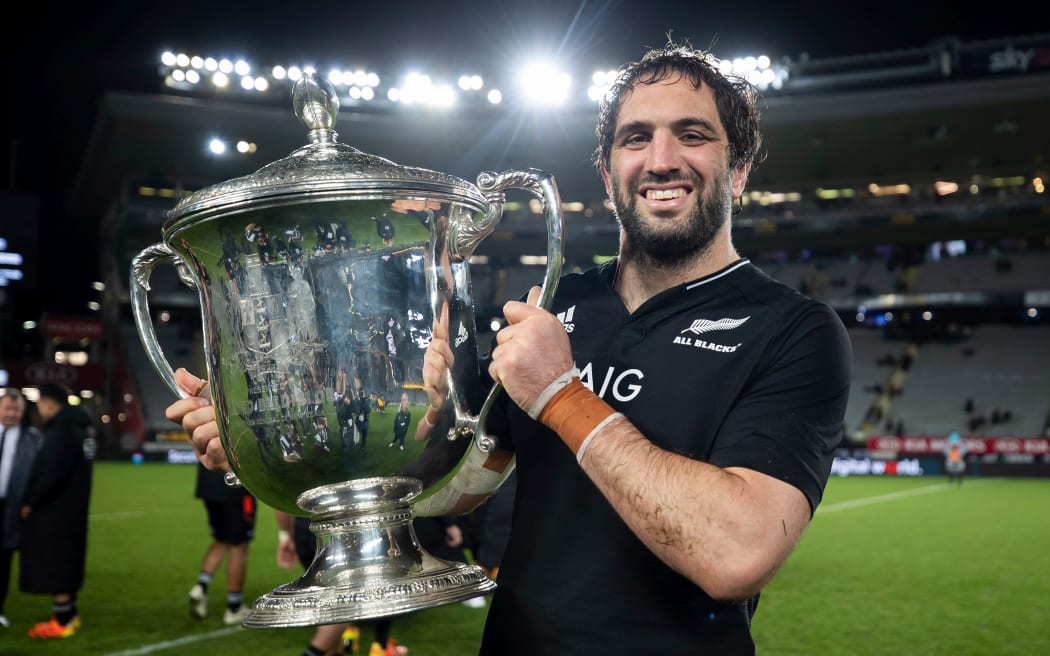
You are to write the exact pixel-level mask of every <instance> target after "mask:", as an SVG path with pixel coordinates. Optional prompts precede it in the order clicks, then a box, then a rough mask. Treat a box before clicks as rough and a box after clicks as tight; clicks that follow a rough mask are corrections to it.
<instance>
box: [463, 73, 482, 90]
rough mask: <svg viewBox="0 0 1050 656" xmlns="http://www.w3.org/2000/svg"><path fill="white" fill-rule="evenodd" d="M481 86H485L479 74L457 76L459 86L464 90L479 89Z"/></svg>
mask: <svg viewBox="0 0 1050 656" xmlns="http://www.w3.org/2000/svg"><path fill="white" fill-rule="evenodd" d="M483 86H485V83H484V81H483V80H482V79H481V76H480V75H460V76H459V88H460V89H463V90H464V91H481V88H482V87H483Z"/></svg>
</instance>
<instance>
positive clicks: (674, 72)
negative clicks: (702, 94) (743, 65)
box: [594, 41, 762, 169]
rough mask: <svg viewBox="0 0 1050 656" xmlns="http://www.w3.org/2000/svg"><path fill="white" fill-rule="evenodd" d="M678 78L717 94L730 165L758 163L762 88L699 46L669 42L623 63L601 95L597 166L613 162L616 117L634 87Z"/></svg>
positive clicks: (719, 114)
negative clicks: (722, 67) (726, 68)
mask: <svg viewBox="0 0 1050 656" xmlns="http://www.w3.org/2000/svg"><path fill="white" fill-rule="evenodd" d="M674 76H682V77H684V78H685V79H687V80H689V81H690V82H692V84H693V86H695V87H696V88H697V89H699V88H700V87H701V86H703V85H707V86H709V87H710V88H711V90H712V91H713V92H714V94H715V106H716V107H717V108H718V118H719V119H720V120H721V121H722V126H723V127H724V128H725V131H726V136H727V137H728V140H729V167H730V168H732V169H735V168H737V167H739V166H741V165H743V164H745V163H747V162H753V161H755V159H756V157H757V155H758V151H759V148H761V146H762V134H761V132H760V131H759V128H758V119H759V112H758V106H757V100H758V92H757V91H756V90H755V88H754V87H753V86H752V85H751V83H750V82H748V81H747V80H745V79H743V78H741V77H737V76H735V75H726V74H724V73H722V72H721V71H720V70H719V68H718V60H717V59H716V58H715V57H714V56H713V55H712V54H711V53H709V52H706V51H702V50H696V49H694V48H693V47H692V45H690V44H689V43H688V42H686V43H683V44H676V43H674V42H673V41H668V43H667V45H666V46H664V47H663V48H657V49H653V50H650V51H649V52H647V53H646V54H645V56H644V57H642V59H641V61H637V62H632V63H630V64H626V65H624V66H623V67H621V68H620V71H619V74H618V75H617V77H616V81H615V82H614V83H613V85H612V86H611V87H610V88H609V91H608V92H607V93H606V94H605V96H604V97H603V98H602V100H601V103H600V105H599V108H598V124H597V126H596V127H595V130H594V132H595V134H596V135H597V137H598V147H597V149H595V151H594V165H595V166H596V167H599V168H600V167H601V166H602V165H605V167H606V168H608V166H609V157H610V155H611V152H612V142H613V135H614V134H615V132H616V118H617V116H618V115H619V113H620V107H621V106H622V105H623V101H624V100H625V99H626V98H627V96H628V95H630V93H631V90H632V89H633V88H634V87H635V85H638V84H656V83H658V82H663V81H664V80H667V79H669V78H671V77H674Z"/></svg>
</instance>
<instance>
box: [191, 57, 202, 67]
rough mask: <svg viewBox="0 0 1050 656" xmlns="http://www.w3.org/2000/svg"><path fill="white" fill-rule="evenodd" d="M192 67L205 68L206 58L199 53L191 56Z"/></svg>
mask: <svg viewBox="0 0 1050 656" xmlns="http://www.w3.org/2000/svg"><path fill="white" fill-rule="evenodd" d="M190 67H191V68H195V69H197V70H200V69H202V68H204V58H203V57H198V56H197V55H194V56H192V57H190Z"/></svg>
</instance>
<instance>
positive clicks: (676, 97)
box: [168, 43, 850, 656]
mask: <svg viewBox="0 0 1050 656" xmlns="http://www.w3.org/2000/svg"><path fill="white" fill-rule="evenodd" d="M755 100H756V94H755V91H754V89H753V88H752V87H751V86H750V85H749V84H748V83H747V82H745V81H743V80H740V79H736V78H732V77H727V76H726V75H724V74H722V73H721V72H720V71H719V68H718V62H717V60H716V59H714V58H713V57H712V56H711V55H709V54H707V53H704V52H699V51H695V50H693V49H692V48H691V47H690V46H688V44H686V45H684V46H680V45H677V44H674V43H670V44H668V45H667V46H666V47H664V48H662V49H658V50H654V51H651V52H649V53H647V54H646V55H645V57H644V58H643V59H642V60H641V61H640V62H637V63H632V64H630V65H628V66H626V67H625V68H624V69H622V71H621V74H620V76H619V78H618V80H617V82H616V83H615V84H614V85H613V87H612V89H611V90H610V92H609V93H608V94H607V95H606V97H605V99H604V100H603V102H602V105H601V109H600V115H599V120H598V126H597V135H598V140H599V146H598V149H597V152H596V157H595V159H596V164H597V167H598V171H599V174H600V175H601V178H602V180H603V182H604V184H605V188H606V191H607V193H608V195H609V198H610V199H611V200H612V202H613V204H614V206H615V212H616V217H617V219H618V221H619V224H620V252H619V256H618V257H617V258H616V259H615V260H613V261H610V262H608V263H606V264H603V265H601V266H598V267H596V268H594V269H591V270H589V271H586V272H584V273H581V274H572V275H568V276H565V277H563V278H562V279H561V281H560V283H559V286H558V289H557V292H556V294H555V295H554V298H553V301H552V302H551V303H550V305H549V308H548V309H543V308H541V307H537V301H538V300H539V297H540V290H539V289H538V288H535V289H533V291H532V292H531V293H530V294H529V297H528V299H527V302H517V301H512V302H509V303H507V304H506V305H505V306H504V312H505V316H506V318H507V321H508V326H507V327H506V328H504V329H503V330H501V331H499V333H498V334H497V336H496V342H495V346H494V349H493V351H492V353H491V358H490V360H489V361H488V366H487V371H488V373H489V375H490V376H491V379H492V380H493V381H495V382H496V383H499V384H501V385H502V386H503V387H504V388H505V390H506V392H507V394H506V395H501V396H500V397H498V399H499V400H498V401H496V405H495V406H494V407H493V408H492V411H491V412H490V413H489V414H488V421H487V424H486V426H485V430H486V431H487V432H488V433H489V434H491V435H492V436H494V437H495V438H496V439H497V441H498V444H499V448H500V449H501V450H502V449H507V450H511V451H513V452H514V454H515V457H516V462H517V491H516V497H515V513H514V520H513V525H512V529H511V536H510V540H509V543H508V546H507V549H506V552H505V554H504V557H503V560H502V563H501V567H500V574H499V580H498V585H499V587H498V589H497V590H496V592H495V594H494V597H493V601H492V605H491V608H490V611H489V615H488V621H487V624H486V629H485V635H484V638H483V641H482V646H481V653H483V654H488V655H491V656H507V655H512V654H537V653H539V654H578V653H595V652H596V651H600V652H601V653H603V654H635V653H718V654H753V653H754V651H755V646H754V642H753V640H752V638H751V632H750V625H751V621H752V617H753V616H754V613H755V609H756V606H757V603H758V596H759V593H760V592H761V590H762V589H763V588H764V587H765V586H766V585H767V584H768V583H769V582H770V580H771V579H772V578H773V576H774V574H775V573H776V572H777V570H778V569H779V567H780V566H781V565H782V564H783V563H784V561H785V560H786V558H787V557H788V556H789V554H790V553H791V551H792V550H793V548H794V547H795V545H796V544H797V542H798V540H799V539H800V537H801V535H802V532H803V531H804V529H805V527H806V525H807V524H808V523H809V520H810V519H811V517H812V515H813V512H814V510H815V509H816V507H817V504H818V503H819V502H820V499H821V496H822V493H823V489H824V486H825V484H826V482H827V478H828V474H829V472H830V466H831V459H832V452H833V449H834V448H835V447H836V446H837V445H838V443H839V441H840V439H841V437H842V419H843V415H844V412H845V407H846V401H847V398H848V394H849V381H850V347H849V342H848V337H847V335H846V331H845V328H844V326H843V325H842V323H841V322H840V320H839V319H838V317H837V316H836V315H835V314H834V312H833V311H831V310H830V309H829V308H828V307H827V306H825V305H823V304H822V303H819V302H817V301H814V300H811V299H809V298H806V297H804V296H801V295H799V294H798V293H797V292H795V291H794V290H792V289H790V288H788V287H786V286H784V285H782V284H780V283H778V282H776V281H774V280H773V279H771V278H769V277H768V276H766V275H765V274H764V273H762V272H761V271H760V270H759V269H757V268H756V267H755V266H754V265H752V264H751V263H750V262H749V261H748V260H747V259H745V258H742V257H741V256H740V255H739V254H738V253H737V251H736V250H735V249H734V247H733V244H732V240H731V235H730V220H731V216H732V213H733V212H732V208H733V202H734V201H735V200H737V199H739V198H740V197H741V196H742V194H743V192H744V187H745V184H746V182H747V179H748V175H749V173H750V171H751V167H752V163H753V161H754V159H755V157H756V155H757V153H758V151H759V147H760V143H761V137H760V133H759V130H758V111H757V108H756V106H755ZM559 314H560V315H561V316H563V317H566V320H565V322H564V323H563V321H562V320H559V318H558V316H559ZM570 316H571V320H570V319H568V317H570ZM567 323H572V327H571V331H570V330H569V327H568V326H567V325H565V324H567ZM433 330H434V332H433V339H432V341H431V344H430V346H429V348H428V350H427V352H426V355H425V359H424V370H423V375H424V381H425V383H426V385H427V387H428V397H429V399H430V401H431V405H432V408H431V412H430V413H428V417H427V420H426V421H427V423H428V424H429V423H430V422H431V421H432V419H433V418H434V417H436V416H437V415H438V413H440V412H441V411H442V403H443V398H444V396H445V384H446V381H447V379H448V377H447V376H446V375H445V374H446V372H447V371H449V370H450V369H451V368H452V367H453V366H454V359H455V358H454V355H453V346H454V345H453V343H452V342H453V341H454V340H455V339H456V330H455V328H454V327H450V326H449V325H448V324H445V323H443V322H442V321H441V320H440V319H439V320H436V321H435V322H434V329H433ZM483 369H484V367H483ZM176 379H177V381H178V383H179V385H180V386H181V387H182V388H183V389H186V390H194V389H196V388H197V386H198V385H199V384H200V382H199V379H197V378H196V377H194V376H192V375H190V374H188V373H186V372H184V371H180V372H178V373H177V375H176ZM508 397H509V398H508ZM168 416H169V418H171V419H173V420H175V421H177V422H180V423H181V424H182V426H183V428H184V429H185V430H186V431H187V432H188V434H189V435H190V441H191V442H192V444H193V445H194V447H195V448H196V450H197V452H198V454H199V458H200V459H201V461H202V462H204V463H205V465H207V466H209V467H213V468H226V467H227V463H226V457H225V453H224V451H223V449H222V446H221V444H220V441H219V430H218V428H217V426H216V423H215V421H214V412H213V411H212V408H211V406H210V405H208V402H207V401H206V400H204V399H199V398H196V397H190V398H186V399H183V400H180V401H178V402H176V403H174V404H173V405H172V406H170V407H169V410H168ZM417 439H418V434H417ZM450 439H451V438H450ZM566 447H568V448H566ZM627 627H630V628H631V629H632V630H624V629H625V628H627Z"/></svg>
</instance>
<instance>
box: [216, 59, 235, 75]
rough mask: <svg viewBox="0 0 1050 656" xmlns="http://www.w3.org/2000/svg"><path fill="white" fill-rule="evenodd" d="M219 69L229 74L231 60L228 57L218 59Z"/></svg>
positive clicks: (231, 69)
mask: <svg viewBox="0 0 1050 656" xmlns="http://www.w3.org/2000/svg"><path fill="white" fill-rule="evenodd" d="M219 70H220V71H222V72H223V73H225V74H227V75H229V74H230V73H232V72H233V62H232V61H230V60H229V59H220V60H219Z"/></svg>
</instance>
